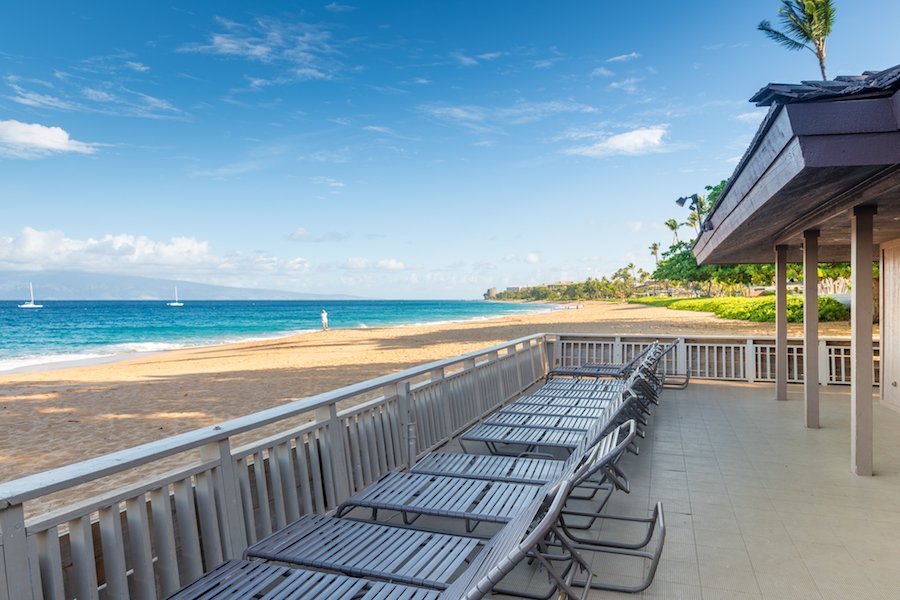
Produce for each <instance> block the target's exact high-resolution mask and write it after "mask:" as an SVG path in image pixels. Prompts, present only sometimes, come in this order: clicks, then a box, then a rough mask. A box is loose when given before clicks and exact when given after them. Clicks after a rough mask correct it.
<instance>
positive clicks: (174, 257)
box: [0, 227, 223, 271]
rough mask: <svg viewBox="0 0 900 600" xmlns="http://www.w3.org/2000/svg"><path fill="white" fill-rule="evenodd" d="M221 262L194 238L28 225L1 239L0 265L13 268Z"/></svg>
mask: <svg viewBox="0 0 900 600" xmlns="http://www.w3.org/2000/svg"><path fill="white" fill-rule="evenodd" d="M222 262H223V259H221V258H219V257H215V256H213V255H212V254H210V251H209V243H208V242H205V241H200V240H197V239H196V238H192V237H173V238H170V239H169V240H168V241H165V242H159V241H154V240H151V239H150V238H148V237H146V236H135V235H130V234H124V233H120V234H107V235H104V236H103V237H100V238H87V239H83V240H79V239H75V238H70V237H68V236H66V235H65V234H64V233H63V232H62V231H56V230H47V231H40V230H37V229H33V228H31V227H25V228H23V229H22V231H21V232H20V234H19V236H18V237H13V238H5V239H0V265H4V266H7V267H11V268H33V269H50V268H67V269H86V270H93V271H97V270H119V271H125V270H130V269H132V268H135V267H143V268H145V269H149V270H155V269H158V268H159V267H164V266H169V267H174V266H185V265H195V266H196V265H205V266H216V265H218V264H221V263H222Z"/></svg>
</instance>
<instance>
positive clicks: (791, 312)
mask: <svg viewBox="0 0 900 600" xmlns="http://www.w3.org/2000/svg"><path fill="white" fill-rule="evenodd" d="M629 302H631V303H634V304H647V305H650V306H665V307H667V308H671V309H673V310H694V311H700V312H711V313H714V314H715V315H716V316H717V317H721V318H723V319H738V320H741V321H754V322H758V323H763V322H773V321H775V297H774V296H761V297H758V298H743V297H738V298H736V297H720V298H666V297H648V298H631V299H629ZM787 312H788V321H789V322H791V323H802V322H803V298H800V297H798V296H788V299H787ZM849 318H850V309H848V308H847V307H846V306H844V305H843V304H841V303H840V302H838V301H837V300H835V299H833V298H819V320H820V321H846V320H847V319H849Z"/></svg>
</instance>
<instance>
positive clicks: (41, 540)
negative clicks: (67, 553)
mask: <svg viewBox="0 0 900 600" xmlns="http://www.w3.org/2000/svg"><path fill="white" fill-rule="evenodd" d="M35 538H36V539H35V541H36V542H37V550H38V561H39V563H40V569H41V587H42V591H43V592H44V597H45V598H52V599H53V600H61V599H62V598H63V597H64V594H65V592H64V587H63V566H62V556H61V554H60V549H59V528H57V527H51V528H49V529H47V530H45V531H41V532H40V533H38V534H37V535H36V536H35ZM0 579H2V575H0Z"/></svg>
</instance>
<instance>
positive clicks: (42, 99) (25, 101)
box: [6, 78, 81, 111]
mask: <svg viewBox="0 0 900 600" xmlns="http://www.w3.org/2000/svg"><path fill="white" fill-rule="evenodd" d="M13 80H14V79H12V78H7V81H13ZM9 87H10V88H12V90H13V92H14V94H13V95H12V96H6V98H7V99H9V100H12V101H13V102H15V103H17V104H22V105H23V106H31V107H33V108H52V109H55V110H67V111H70V110H79V109H80V108H81V107H79V106H78V104H76V103H73V102H70V101H68V100H66V99H65V98H61V97H59V96H51V95H49V94H40V93H38V92H32V91H30V90H27V89H25V88H23V87H22V86H20V85H16V84H14V83H10V84H9Z"/></svg>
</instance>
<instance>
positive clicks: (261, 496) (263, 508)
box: [253, 450, 272, 536]
mask: <svg viewBox="0 0 900 600" xmlns="http://www.w3.org/2000/svg"><path fill="white" fill-rule="evenodd" d="M253 479H255V480H256V498H257V502H258V503H259V507H258V509H259V521H258V522H259V524H260V527H259V535H261V536H267V535H269V534H270V533H272V513H271V511H270V510H269V484H268V482H267V481H266V462H265V459H264V457H263V453H262V450H260V451H259V452H255V453H254V454H253Z"/></svg>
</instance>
